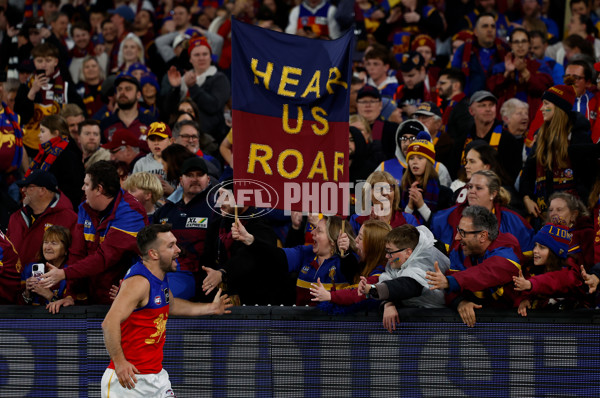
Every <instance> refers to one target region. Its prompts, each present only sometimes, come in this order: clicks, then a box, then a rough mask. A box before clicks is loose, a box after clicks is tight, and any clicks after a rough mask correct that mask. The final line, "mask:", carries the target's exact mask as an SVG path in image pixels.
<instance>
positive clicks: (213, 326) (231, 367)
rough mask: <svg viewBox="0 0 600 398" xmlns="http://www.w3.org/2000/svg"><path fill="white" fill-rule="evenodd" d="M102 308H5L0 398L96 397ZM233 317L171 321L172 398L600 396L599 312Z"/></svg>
mask: <svg viewBox="0 0 600 398" xmlns="http://www.w3.org/2000/svg"><path fill="white" fill-rule="evenodd" d="M106 310H107V308H106V307H81V308H66V309H63V310H61V314H59V315H57V316H51V315H49V314H47V313H46V312H45V311H44V310H43V309H42V308H24V307H9V306H7V307H0V396H2V397H26V396H27V397H61V398H62V397H98V396H100V391H99V390H100V379H101V377H102V374H103V372H104V370H105V368H106V366H107V364H108V362H109V358H108V355H107V353H106V350H105V348H104V343H103V339H102V330H101V327H100V324H101V322H102V319H103V317H104V314H105V313H106ZM400 316H401V319H402V322H401V324H400V326H399V328H398V329H397V331H396V332H395V333H393V334H389V333H388V332H387V331H385V330H384V329H383V327H382V325H381V317H380V315H377V314H359V315H355V316H337V317H329V316H326V315H323V314H322V313H320V312H318V311H316V310H315V309H312V308H295V307H238V308H235V309H234V313H233V314H231V315H227V316H221V317H206V318H175V317H173V318H171V319H169V322H168V326H167V342H166V345H165V360H164V367H165V369H166V370H167V371H168V372H169V374H170V379H171V382H172V384H173V388H174V390H175V393H176V394H177V396H178V397H369V396H370V397H394V396H397V397H463V396H473V397H542V396H543V397H566V396H568V397H599V396H600V377H599V376H598V375H599V374H600V312H597V311H594V310H585V311H574V312H566V313H550V312H536V311H531V314H530V316H529V317H527V318H521V317H520V316H518V315H517V314H516V310H515V311H510V312H508V311H506V312H493V311H478V312H477V316H478V323H477V325H476V326H475V328H472V329H471V328H467V327H466V326H465V325H463V324H462V323H461V322H460V319H459V318H458V317H457V315H456V313H455V312H453V311H451V310H427V311H425V310H415V309H413V310H406V311H401V313H400Z"/></svg>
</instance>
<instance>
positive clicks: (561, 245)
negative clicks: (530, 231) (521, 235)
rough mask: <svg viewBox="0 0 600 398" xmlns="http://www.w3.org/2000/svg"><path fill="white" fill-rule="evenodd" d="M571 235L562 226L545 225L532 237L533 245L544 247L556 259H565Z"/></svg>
mask: <svg viewBox="0 0 600 398" xmlns="http://www.w3.org/2000/svg"><path fill="white" fill-rule="evenodd" d="M572 236H573V234H572V233H571V232H569V230H568V229H567V228H565V227H564V226H562V225H556V224H546V225H544V226H543V227H542V228H541V229H540V230H539V231H538V233H537V234H535V236H534V237H533V242H534V243H539V244H540V245H544V246H546V247H547V248H548V249H550V250H551V251H552V253H554V254H556V255H557V256H558V257H560V258H562V259H565V258H567V254H568V253H569V246H570V245H571V238H572Z"/></svg>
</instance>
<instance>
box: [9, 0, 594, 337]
mask: <svg viewBox="0 0 600 398" xmlns="http://www.w3.org/2000/svg"><path fill="white" fill-rule="evenodd" d="M565 13H566V15H568V16H569V17H568V18H565V17H564V15H565ZM232 18H236V19H238V20H240V21H243V22H246V23H251V24H255V25H258V26H260V27H262V28H265V29H272V30H276V31H279V32H282V34H284V33H285V34H295V35H299V36H304V37H308V38H311V39H315V40H335V39H336V38H338V37H340V36H341V35H342V34H343V32H345V31H347V30H348V29H352V30H353V32H354V35H355V36H356V40H355V48H354V49H353V69H352V76H351V81H350V85H349V88H350V90H349V92H350V109H349V110H350V119H349V124H350V128H349V132H348V135H349V171H350V173H349V174H350V175H349V178H350V181H351V182H353V183H359V182H365V181H366V182H368V183H369V184H370V185H367V186H366V187H365V188H363V189H362V190H357V191H355V192H352V195H351V197H352V202H351V203H350V204H349V205H350V206H351V208H352V209H354V210H356V211H355V214H353V215H352V216H350V217H347V218H343V217H339V216H336V215H314V214H311V215H306V214H304V215H303V214H301V213H292V215H291V216H289V215H285V214H284V213H283V212H281V211H278V210H275V211H272V212H270V213H268V214H267V215H266V216H265V215H264V212H263V211H261V209H258V208H254V207H247V206H246V207H241V208H238V207H236V206H234V205H231V203H229V202H228V201H227V198H229V197H230V196H231V195H232V194H233V192H232V184H230V182H231V179H232V176H233V166H234V165H233V156H232V148H233V134H232V130H231V128H232V126H231V124H232V117H231V81H232V79H235V76H231V61H232V59H231V45H232V43H231V20H232ZM599 28H600V1H598V0H570V1H568V2H566V4H565V2H562V1H554V0H520V1H507V0H429V1H426V0H395V1H391V0H380V1H377V0H356V1H351V0H296V1H291V0H288V1H284V0H264V1H250V0H235V1H229V2H227V1H213V0H202V1H185V0H183V1H178V0H143V1H114V2H112V1H110V2H90V1H65V0H62V1H61V0H25V1H23V2H12V1H2V0H0V54H1V56H0V99H1V100H2V101H1V103H0V249H1V250H0V264H1V265H2V266H1V267H0V286H2V289H0V290H1V292H2V293H1V294H0V303H2V304H21V305H46V306H47V308H48V310H49V311H50V312H53V313H56V312H58V311H59V310H60V308H61V307H63V306H68V305H81V304H110V303H111V301H112V300H113V299H114V295H115V294H118V286H119V283H120V280H121V279H122V278H123V276H124V275H125V273H126V272H127V270H128V268H129V267H130V266H131V265H132V264H133V263H134V262H135V259H136V257H137V256H138V253H139V251H138V248H137V247H136V241H135V236H136V234H137V232H138V231H139V230H140V229H141V228H142V227H143V226H144V225H146V224H148V223H169V224H172V225H173V233H174V234H175V236H176V237H177V240H178V245H179V247H180V249H181V253H180V255H179V257H178V260H177V262H178V266H177V271H176V272H173V273H171V274H170V275H169V281H170V286H171V290H172V291H173V294H174V295H175V296H176V297H182V298H185V299H192V300H196V301H208V300H212V297H213V296H214V294H215V291H216V290H217V288H218V287H223V288H224V289H225V290H226V291H227V292H228V293H229V294H230V296H232V297H234V298H235V300H236V302H237V303H238V304H247V305H254V304H261V305H265V304H285V305H291V304H297V305H318V307H319V308H321V309H322V310H323V311H327V312H330V313H346V312H352V311H357V310H359V309H365V308H371V307H377V306H380V307H381V309H382V312H383V314H384V315H383V316H384V326H385V327H386V329H388V330H389V331H392V330H394V329H395V325H396V323H397V322H398V312H397V311H396V307H397V306H413V307H426V308H435V307H443V306H450V307H453V308H455V309H457V310H458V312H459V314H460V316H461V317H462V319H463V321H464V322H465V324H467V325H469V326H473V325H474V324H475V322H476V316H475V310H476V309H478V308H482V307H493V308H515V311H518V313H519V314H521V315H523V316H526V315H527V313H528V310H531V309H536V308H557V309H567V308H577V307H592V308H593V307H595V306H596V300H595V297H594V295H593V293H594V292H595V290H596V287H597V285H598V283H599V282H600V225H599V217H600V216H599V209H600V173H598V165H599V162H598V160H599V149H600V147H598V145H599V144H598V142H599V141H600V122H598V120H597V119H598V114H599V113H600V85H597V84H596V83H600V73H599V72H600V62H598V61H599V60H600V58H599V56H600V38H599V37H600V35H599V30H598V29H599ZM290 51H293V49H290ZM233 128H236V126H233ZM211 190H212V191H215V190H218V192H219V195H220V196H219V198H215V197H214V196H211V195H209V191H211ZM212 191H211V192H212ZM358 198H360V199H361V200H357V199H358ZM366 201H370V202H371V203H372V204H373V205H374V206H373V210H372V211H371V213H370V214H368V213H367V214H363V213H361V214H359V213H360V211H361V210H363V209H360V208H359V206H358V204H359V203H363V204H364V203H365V202H366ZM228 203H229V204H228ZM355 205H356V207H355ZM215 208H220V210H219V212H217V211H215V210H214V209H215ZM234 215H235V216H234ZM234 220H235V221H234ZM37 264H43V267H41V268H40V266H38V265H37ZM595 264H599V265H598V267H596V266H595ZM40 269H42V270H43V271H42V272H40Z"/></svg>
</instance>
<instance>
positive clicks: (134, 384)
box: [101, 224, 232, 397]
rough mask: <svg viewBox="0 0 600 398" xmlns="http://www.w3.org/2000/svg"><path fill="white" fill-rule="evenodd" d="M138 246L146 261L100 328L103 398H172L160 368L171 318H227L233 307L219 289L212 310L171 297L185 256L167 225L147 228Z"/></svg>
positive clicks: (136, 268) (133, 271) (128, 277)
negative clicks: (173, 276)
mask: <svg viewBox="0 0 600 398" xmlns="http://www.w3.org/2000/svg"><path fill="white" fill-rule="evenodd" d="M137 246H138V249H139V251H140V253H141V256H142V261H141V262H137V263H136V264H134V265H133V266H132V267H131V269H130V270H129V271H128V272H127V275H125V279H124V280H123V284H122V285H121V289H120V291H119V293H118V295H117V297H116V298H115V301H114V303H113V305H112V306H111V308H110V310H109V311H108V314H106V318H105V319H104V322H102V330H103V333H104V343H105V344H106V350H107V351H108V354H109V355H110V358H111V362H110V365H108V368H107V369H106V371H105V372H104V376H103V377H102V383H101V384H102V396H103V397H108V394H109V392H111V393H112V394H114V395H115V396H140V397H141V396H155V397H156V396H160V397H174V396H175V394H174V392H173V390H172V389H171V382H170V381H169V374H168V373H167V371H166V370H164V369H163V368H162V358H163V346H164V343H165V337H166V336H165V331H166V326H167V319H168V317H169V315H187V316H200V315H220V314H226V313H230V312H231V311H229V310H228V308H229V307H231V306H232V304H231V303H230V300H229V299H228V297H227V295H224V296H221V290H220V289H219V292H218V293H217V295H216V296H215V299H214V301H213V302H212V303H210V304H206V303H191V302H189V301H185V300H181V299H178V298H176V297H173V295H172V294H171V291H170V290H169V280H168V278H167V277H166V276H167V273H172V272H173V271H175V270H176V268H177V262H176V259H177V257H178V255H179V253H180V251H181V250H179V247H177V239H176V238H175V236H174V235H173V233H172V232H171V226H170V225H169V224H165V225H156V224H154V225H149V226H147V227H145V228H143V229H142V230H141V231H140V232H139V233H138V234H137ZM114 376H116V377H114ZM131 390H133V391H131Z"/></svg>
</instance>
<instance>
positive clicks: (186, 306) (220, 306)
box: [169, 289, 233, 316]
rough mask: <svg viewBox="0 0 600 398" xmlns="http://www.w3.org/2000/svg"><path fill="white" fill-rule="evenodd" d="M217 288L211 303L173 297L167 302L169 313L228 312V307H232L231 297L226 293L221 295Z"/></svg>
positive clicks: (201, 313)
mask: <svg viewBox="0 0 600 398" xmlns="http://www.w3.org/2000/svg"><path fill="white" fill-rule="evenodd" d="M221 292H222V290H221V289H219V291H218V292H217V294H216V296H215V299H214V300H213V302H212V303H192V302H191V301H187V300H183V299H178V298H176V297H173V295H172V293H171V292H169V295H170V296H171V297H173V298H172V299H171V302H170V303H169V315H184V316H201V315H222V314H230V313H231V311H230V310H229V308H231V307H233V304H232V303H231V299H230V298H229V296H227V295H226V294H224V295H222V296H221Z"/></svg>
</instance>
